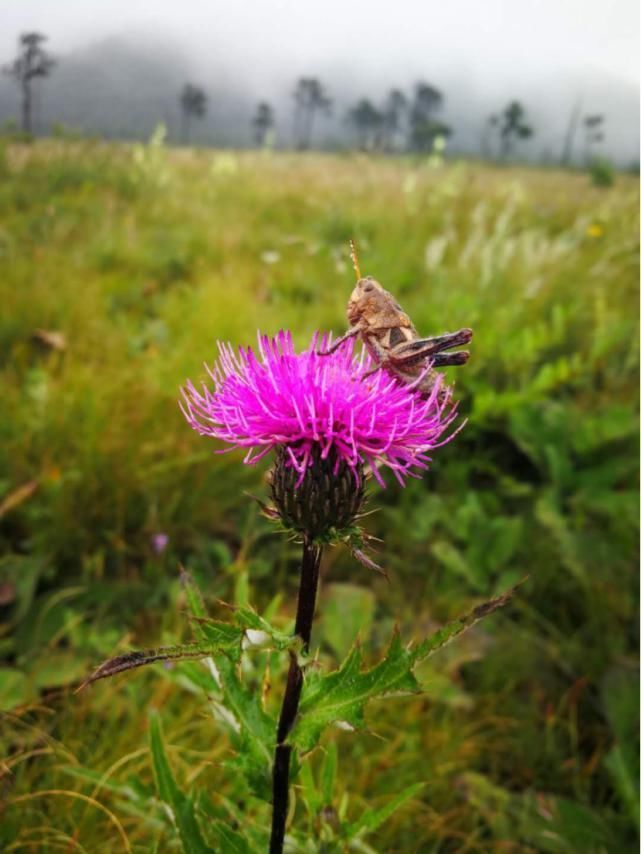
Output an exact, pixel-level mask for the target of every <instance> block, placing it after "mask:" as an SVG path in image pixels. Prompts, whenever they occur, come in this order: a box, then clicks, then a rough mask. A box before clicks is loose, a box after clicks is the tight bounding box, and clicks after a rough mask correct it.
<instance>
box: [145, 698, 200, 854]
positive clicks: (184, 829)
mask: <svg viewBox="0 0 641 854" xmlns="http://www.w3.org/2000/svg"><path fill="white" fill-rule="evenodd" d="M150 724H151V726H150V738H151V755H152V760H153V766H154V778H155V780H156V788H157V789H158V794H159V796H160V799H161V800H162V801H164V802H165V803H166V804H167V806H168V807H170V809H171V813H172V817H173V819H174V822H175V823H176V827H177V829H178V833H179V835H180V841H181V842H182V846H183V850H184V851H185V854H213V852H212V849H211V848H209V846H207V845H206V844H205V841H204V839H203V837H202V835H201V832H200V827H199V826H198V822H197V821H196V814H195V812H194V805H193V803H192V801H191V799H190V798H188V797H187V796H186V795H185V794H183V792H181V790H180V789H179V788H178V786H177V785H176V781H175V780H174V776H173V774H172V773H171V767H170V765H169V761H168V759H167V754H166V753H165V746H164V744H163V738H162V731H161V729H160V720H159V717H158V715H157V714H156V713H152V715H151V718H150Z"/></svg>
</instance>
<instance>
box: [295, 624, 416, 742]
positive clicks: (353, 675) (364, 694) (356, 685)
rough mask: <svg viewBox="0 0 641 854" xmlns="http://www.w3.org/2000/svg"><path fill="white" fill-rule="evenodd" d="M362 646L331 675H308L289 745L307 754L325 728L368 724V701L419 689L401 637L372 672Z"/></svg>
mask: <svg viewBox="0 0 641 854" xmlns="http://www.w3.org/2000/svg"><path fill="white" fill-rule="evenodd" d="M361 665H362V658H361V652H360V647H359V646H358V645H357V646H354V647H353V649H352V651H351V652H350V654H349V655H348V657H347V658H346V659H345V661H344V662H343V664H342V666H341V667H340V669H339V670H336V671H334V672H333V673H329V674H328V675H327V676H322V675H319V674H318V673H316V672H314V671H310V672H308V674H307V676H306V678H305V684H304V686H303V692H302V696H301V702H300V706H299V710H298V717H297V718H296V723H295V724H294V727H293V729H292V731H291V733H290V736H289V738H288V742H289V743H290V744H293V745H295V746H296V747H298V748H300V749H301V750H302V751H303V752H306V751H308V750H311V749H312V748H313V747H314V746H315V745H316V743H317V742H318V739H319V737H320V734H321V732H322V731H323V729H324V728H325V727H326V726H328V725H329V724H332V723H341V724H342V725H343V726H346V727H348V728H349V729H359V728H361V727H363V726H364V725H365V719H364V708H365V703H366V702H367V701H368V700H372V699H374V698H376V697H383V696H385V695H389V694H409V693H415V692H416V691H418V690H419V685H418V682H417V681H416V679H415V678H414V675H413V674H412V672H411V667H412V654H411V653H410V652H409V651H408V650H407V649H405V648H404V647H403V645H402V644H401V640H400V637H399V636H398V634H395V635H394V636H393V637H392V642H391V643H390V646H389V649H388V651H387V656H386V657H385V658H384V659H383V661H381V662H379V663H378V664H377V665H376V666H375V667H372V668H371V669H370V670H362V669H361Z"/></svg>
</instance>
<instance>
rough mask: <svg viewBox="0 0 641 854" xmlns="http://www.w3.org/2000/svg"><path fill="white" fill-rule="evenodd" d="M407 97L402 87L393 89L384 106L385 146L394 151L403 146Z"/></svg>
mask: <svg viewBox="0 0 641 854" xmlns="http://www.w3.org/2000/svg"><path fill="white" fill-rule="evenodd" d="M407 106H408V104H407V97H406V96H405V94H404V93H403V92H401V90H400V89H391V90H390V92H389V94H388V96H387V100H386V102H385V106H384V108H383V127H384V135H385V148H386V149H387V150H388V151H394V150H396V149H397V148H402V147H403V142H402V139H399V138H400V137H401V135H402V130H403V123H404V122H403V120H404V117H405V114H406V113H407Z"/></svg>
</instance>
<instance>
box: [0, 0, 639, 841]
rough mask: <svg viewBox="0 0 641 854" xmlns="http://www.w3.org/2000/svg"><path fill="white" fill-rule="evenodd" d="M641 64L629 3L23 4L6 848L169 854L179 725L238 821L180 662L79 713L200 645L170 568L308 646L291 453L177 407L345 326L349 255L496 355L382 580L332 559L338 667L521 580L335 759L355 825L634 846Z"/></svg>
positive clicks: (2, 208)
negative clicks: (153, 757) (145, 656)
mask: <svg viewBox="0 0 641 854" xmlns="http://www.w3.org/2000/svg"><path fill="white" fill-rule="evenodd" d="M638 41H639V9H638V4H637V3H636V2H635V0H610V2H605V0H601V2H598V3H597V2H596V0H582V2H578V0H577V2H575V0H565V1H564V2H562V3H559V2H552V0H539V2H534V0H523V2H520V3H509V2H503V1H502V0H486V2H485V3H483V4H477V3H474V2H472V0H451V2H449V3H447V4H426V3H420V2H411V0H397V2H395V3H393V4H391V3H379V2H368V3H366V2H361V0H355V2H352V3H350V4H342V3H338V2H335V0H326V2H324V3H322V4H321V3H319V2H310V3H306V4H295V3H293V2H282V1H281V2H278V1H277V0H265V2H262V3H261V4H249V3H246V2H239V3H235V4H232V3H224V2H219V0H215V2H210V3H208V4H207V5H206V6H205V5H204V4H199V3H195V2H193V0H183V2H182V3H174V2H170V0H164V2H158V0H157V2H154V3H151V2H146V0H142V1H141V2H131V0H130V2H127V3H125V2H122V0H113V2H109V3H106V2H104V3H101V2H87V0H84V2H80V0H67V1H66V2H64V3H62V2H55V1H54V0H49V2H45V0H41V2H38V0H23V2H21V3H20V4H13V5H12V6H8V5H6V4H5V5H4V7H3V8H2V10H1V11H0V65H2V67H3V71H4V73H3V74H2V75H0V262H1V271H2V272H1V275H0V293H1V302H0V305H1V306H2V310H1V312H0V384H1V388H2V418H0V438H1V441H0V550H1V556H0V657H1V659H2V663H1V664H0V708H1V710H2V716H1V717H0V808H1V809H2V819H1V820H0V842H1V843H2V846H3V850H7V851H14V850H18V849H23V850H28V851H40V850H43V851H45V850H46V851H49V850H51V851H53V850H65V851H71V850H80V851H90V852H96V851H105V852H108V851H121V850H125V849H124V848H123V836H122V834H124V835H125V838H126V839H127V840H128V844H129V845H130V846H131V849H132V850H135V851H141V852H143V851H152V850H156V851H166V850H175V849H174V845H175V840H174V836H173V832H172V827H171V823H170V822H169V821H168V819H167V816H166V814H164V812H163V810H162V809H161V808H160V805H159V804H158V803H157V802H155V801H154V799H153V791H154V789H153V780H152V774H151V768H150V761H149V755H148V748H147V718H146V712H145V710H146V709H147V708H150V707H152V706H153V707H155V708H159V709H161V711H162V719H163V724H164V728H165V733H166V737H167V740H168V742H169V744H170V745H171V747H170V757H171V760H172V765H173V767H174V769H175V773H176V775H177V777H178V778H179V779H180V780H181V781H182V782H184V783H185V785H188V786H192V785H194V786H196V785H197V786H199V787H201V788H203V790H204V791H208V792H210V793H213V794H212V799H213V807H212V809H213V810H215V811H216V815H220V816H223V817H224V816H225V815H228V816H231V815H232V814H233V811H232V810H231V807H230V806H229V804H231V803H232V802H233V801H234V800H235V801H236V802H237V801H238V800H240V799H242V798H243V797H244V795H243V793H242V791H241V790H240V789H239V788H238V787H239V786H240V783H239V782H238V781H237V780H236V779H235V777H234V775H233V773H232V772H231V771H230V769H229V768H225V767H223V762H224V761H225V760H226V759H227V758H228V757H229V745H228V744H227V742H226V741H225V738H224V736H223V734H222V731H221V732H218V731H217V730H216V724H215V723H213V722H212V721H211V718H210V715H209V713H208V710H207V703H206V698H205V696H204V695H203V694H202V692H201V693H198V692H197V693H196V694H194V693H193V692H190V690H188V687H187V686H186V685H185V684H184V682H181V677H180V668H179V667H178V668H174V669H165V668H161V667H158V669H157V670H150V671H149V672H145V673H138V674H130V675H129V676H124V677H120V678H119V679H117V680H114V681H110V682H107V683H100V684H98V685H96V686H95V687H93V688H91V689H89V690H87V691H85V692H83V693H82V694H80V695H75V694H74V693H73V689H74V688H75V687H76V686H77V685H78V684H79V682H80V681H81V680H82V678H83V677H84V676H85V675H86V673H87V672H88V670H90V669H91V667H92V666H94V665H95V664H97V663H98V662H100V661H101V660H102V659H104V658H106V657H108V656H109V655H112V654H116V653H117V652H119V651H124V650H127V649H130V648H132V647H142V646H154V645H159V644H161V643H171V642H172V641H175V640H176V639H177V638H181V637H182V638H188V637H189V635H190V630H189V624H188V620H187V618H186V617H185V614H184V601H183V593H182V591H181V588H180V584H179V580H178V567H179V566H180V565H183V566H185V567H186V568H187V569H188V570H189V571H190V572H191V573H192V574H193V575H194V577H195V578H197V580H198V581H199V583H200V584H201V585H202V587H203V590H204V591H205V593H206V594H207V597H208V598H209V599H210V602H211V603H212V606H213V607H215V604H213V603H214V600H216V599H223V600H226V601H235V602H240V603H242V602H247V601H249V602H251V603H252V604H254V605H255V606H257V607H259V608H264V607H266V606H267V605H268V604H270V603H271V609H272V611H273V613H274V614H276V615H277V619H281V620H282V621H283V625H286V624H287V619H288V618H291V616H292V614H293V608H294V600H295V591H296V585H297V578H296V560H297V548H296V546H295V545H293V544H292V543H289V542H287V541H286V539H285V538H283V537H282V536H280V535H278V534H276V533H274V531H273V530H272V528H271V527H270V525H269V523H268V522H267V521H266V520H264V519H263V518H262V517H261V516H260V514H259V512H258V509H257V507H256V506H254V504H253V503H252V502H251V501H250V500H249V499H248V498H247V497H246V495H245V494H244V493H245V491H248V492H251V493H254V494H258V495H264V494H265V483H264V476H265V471H266V469H267V464H266V463H265V464H261V465H259V466H258V467H257V468H255V469H254V468H249V467H245V466H243V465H242V463H241V456H240V455H236V454H231V455H227V456H222V457H219V456H215V455H214V454H213V453H212V451H213V447H212V444H211V443H210V442H208V441H207V440H205V439H202V438H199V437H198V436H197V435H196V434H194V433H193V432H192V431H191V430H190V429H189V427H188V426H187V424H186V423H185V421H184V419H183V417H182V415H181V414H180V412H179V410H178V405H177V399H178V390H179V387H180V385H181V383H182V382H184V380H185V379H186V378H187V377H191V378H192V379H194V380H198V379H199V378H204V377H205V372H204V369H203V366H202V363H203V362H204V361H207V362H210V363H211V362H212V361H213V360H214V358H215V357H216V353H217V350H216V344H215V342H216V340H217V339H223V340H225V341H231V342H232V343H233V344H235V345H246V344H251V343H253V341H254V340H255V336H256V330H257V329H260V330H261V331H262V332H266V333H270V334H272V333H275V332H276V331H278V330H279V329H280V328H281V327H287V328H291V329H292V331H293V333H294V336H295V338H296V340H297V342H298V343H299V344H300V345H303V344H305V343H306V342H307V341H308V340H309V337H310V335H311V333H312V332H313V331H314V330H315V329H317V328H321V329H331V330H333V331H334V332H335V333H338V332H341V331H342V330H344V329H345V326H346V320H345V314H344V311H345V304H346V300H347V297H348V295H349V293H350V291H351V288H352V287H353V282H354V274H353V270H352V267H351V262H350V259H349V246H348V241H349V239H350V238H354V239H355V240H356V242H357V245H358V247H359V255H360V263H361V268H362V270H363V272H364V273H365V274H369V275H373V276H374V277H375V278H377V279H378V280H380V281H381V282H382V283H383V285H384V286H385V287H387V288H388V289H390V290H391V291H392V292H393V293H394V294H395V295H396V296H397V297H398V299H399V300H400V302H401V303H402V305H403V307H404V308H405V309H406V310H407V311H408V313H409V314H410V316H411V317H412V319H413V321H414V323H415V325H416V326H417V327H418V329H419V331H420V332H421V333H423V334H425V335H428V334H437V333H440V332H443V331H445V330H451V329H456V328H459V327H462V326H472V327H473V328H474V330H475V338H474V341H473V346H472V353H473V356H472V359H471V360H470V362H469V364H468V365H467V366H466V367H465V368H464V369H458V370H457V369H451V370H450V372H449V379H450V380H454V379H456V393H457V396H458V397H459V399H460V411H461V414H462V415H463V416H465V417H466V418H468V423H467V425H466V427H465V429H464V430H463V431H462V433H461V434H460V435H459V436H458V437H457V439H456V440H455V441H454V442H452V443H451V444H449V445H447V446H446V447H444V448H442V449H441V450H440V452H439V453H438V455H437V456H435V460H434V465H433V468H432V470H431V472H430V473H429V474H428V475H427V476H426V477H425V478H424V479H423V480H421V481H417V482H412V483H411V484H409V485H408V486H407V488H406V489H401V488H399V487H398V485H396V484H395V483H393V482H391V479H390V483H389V487H388V489H387V490H385V491H381V490H378V489H377V490H372V496H371V499H370V507H371V509H374V510H376V512H375V513H374V514H373V515H371V516H370V517H368V519H367V528H368V530H369V531H370V532H371V533H372V534H375V535H376V536H379V537H381V539H382V540H383V543H382V544H381V545H380V548H379V551H378V553H377V560H378V561H379V562H380V563H382V564H383V565H384V566H385V567H386V569H387V570H388V572H389V574H390V579H391V582H390V583H389V584H387V583H386V582H385V581H384V580H382V579H380V578H379V577H374V576H373V575H372V574H370V573H368V571H367V570H365V569H364V568H363V567H361V566H360V565H357V564H356V563H355V562H354V561H353V560H352V558H351V557H350V556H349V554H348V553H347V552H343V551H341V550H340V549H335V550H332V551H331V552H329V553H328V554H327V555H326V558H325V560H324V564H323V570H322V572H323V580H322V591H321V601H320V608H319V619H318V621H317V625H316V627H315V637H314V640H315V642H316V643H317V644H318V645H319V648H320V652H321V657H322V658H323V660H324V661H325V662H326V663H327V665H328V666H335V665H336V663H337V662H338V661H339V660H340V659H341V658H342V657H343V656H344V655H345V653H346V652H347V650H348V649H349V647H350V646H351V644H352V643H353V641H354V639H355V637H356V635H357V634H358V635H359V637H360V639H361V641H362V643H363V651H364V655H365V657H366V658H367V659H368V660H370V661H372V662H373V661H375V660H377V659H378V658H379V657H380V655H381V650H383V649H384V648H385V646H386V643H387V642H388V640H389V637H390V635H391V632H392V630H393V627H394V625H395V624H398V625H400V626H401V627H402V634H403V637H404V638H406V639H407V640H409V639H411V638H418V637H421V636H424V635H425V634H426V633H427V632H428V631H430V630H431V629H433V628H434V627H436V626H438V625H439V624H441V623H442V622H444V621H445V620H447V619H449V618H452V617H454V616H456V615H458V614H459V613H461V612H462V611H464V610H466V609H467V608H469V607H472V606H473V605H474V604H476V603H478V602H480V601H482V600H483V599H484V598H487V597H488V596H490V595H493V594H495V593H497V592H500V591H503V590H504V589H505V588H506V587H508V586H509V585H511V584H512V583H514V582H516V581H517V580H519V579H521V578H523V577H524V576H526V575H527V576H529V580H528V582H527V583H526V584H525V585H524V586H523V587H522V588H521V589H520V593H519V596H518V599H517V600H516V601H515V603H514V604H512V605H511V606H510V607H509V609H507V610H506V611H505V613H502V614H499V615H498V616H493V617H491V618H490V619H489V620H488V621H487V622H486V624H483V625H482V627H481V628H479V629H475V630H474V631H473V632H471V633H469V634H468V635H466V636H465V637H464V638H462V639H461V640H459V641H457V642H456V643H455V644H453V645H452V646H451V647H448V649H446V650H445V651H443V652H442V653H441V654H439V656H437V657H435V658H434V659H431V660H430V661H429V663H428V664H425V665H423V666H422V669H421V673H420V677H421V679H422V681H423V682H424V683H425V684H426V693H425V695H424V696H421V697H418V698H401V699H397V700H394V701H391V702H388V703H386V704H384V705H383V704H379V705H378V706H373V707H372V708H371V709H370V710H369V716H368V731H367V732H366V733H365V734H358V735H353V734H349V733H344V732H341V733H338V734H333V735H332V736H331V738H332V739H337V740H338V744H339V750H340V760H341V764H340V768H339V778H338V784H337V785H338V788H337V790H336V792H335V797H336V804H335V806H337V804H338V803H340V804H341V805H342V806H341V809H343V810H344V811H345V814H346V815H347V816H348V817H349V816H350V815H352V814H359V812H361V811H362V809H363V806H364V805H365V804H370V805H374V806H383V805H385V804H386V803H388V802H389V799H390V797H391V796H392V795H394V794H396V793H397V792H398V791H399V790H400V789H402V788H403V787H405V786H408V785H410V784H411V783H413V782H416V781H425V782H426V786H425V787H424V789H423V790H422V791H421V792H420V793H419V794H418V795H417V796H416V797H415V798H414V799H413V800H412V802H411V803H410V804H407V805H405V807H404V808H403V809H402V810H400V811H399V812H398V813H397V814H396V815H395V816H394V817H393V819H391V821H390V822H388V823H387V824H385V825H383V826H382V827H381V828H380V829H378V830H377V831H376V833H375V834H373V835H372V836H371V837H370V838H369V841H368V844H369V845H370V846H371V847H370V848H369V849H362V850H370V851H372V850H373V851H381V852H383V851H384V852H391V851H398V852H414V851H416V852H454V851H465V852H486V851H510V852H512V851H513V852H521V851H525V852H530V851H532V852H538V851H545V852H548V851H549V852H626V851H636V850H638V840H637V834H638V823H639V793H638V780H639V758H638V757H639V743H638V697H639V679H638V654H637V653H638V582H637V567H638V517H639V503H638V402H639V394H638V390H639V384H638V363H639V359H638V355H639V354H638V316H639V303H638V276H639V186H638V169H639V71H638V61H639V44H638ZM274 597H277V598H276V599H274ZM275 693H279V691H278V690H276V691H275ZM312 761H313V762H314V761H316V760H315V759H314V758H313V759H312ZM261 809H262V807H259V806H257V805H255V804H252V803H251V802H247V804H246V807H245V808H244V813H243V814H244V816H245V820H247V821H258V822H260V821H263V822H264V821H265V815H264V813H261V811H260V810H261ZM317 820H320V819H318V818H317V817H314V821H317ZM121 831H122V833H121ZM319 850H320V849H319ZM327 850H330V849H327Z"/></svg>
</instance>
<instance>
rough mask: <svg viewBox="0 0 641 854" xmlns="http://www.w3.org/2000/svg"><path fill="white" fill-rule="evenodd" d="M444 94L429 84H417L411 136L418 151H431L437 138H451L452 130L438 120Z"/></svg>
mask: <svg viewBox="0 0 641 854" xmlns="http://www.w3.org/2000/svg"><path fill="white" fill-rule="evenodd" d="M442 106H443V94H442V93H441V92H440V91H439V90H438V89H436V88H435V87H434V86H431V85H430V84H429V83H417V84H416V87H415V89H414V98H413V100H412V105H411V109H410V116H409V122H410V136H411V142H412V148H414V149H415V150H416V151H431V150H432V146H433V145H434V140H435V139H436V137H437V136H449V135H450V133H451V131H450V128H449V127H448V126H447V125H446V124H443V122H440V121H438V120H437V119H436V114H437V113H438V112H439V111H440V110H441V108H442Z"/></svg>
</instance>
